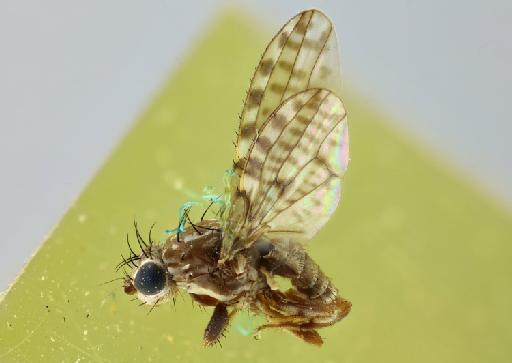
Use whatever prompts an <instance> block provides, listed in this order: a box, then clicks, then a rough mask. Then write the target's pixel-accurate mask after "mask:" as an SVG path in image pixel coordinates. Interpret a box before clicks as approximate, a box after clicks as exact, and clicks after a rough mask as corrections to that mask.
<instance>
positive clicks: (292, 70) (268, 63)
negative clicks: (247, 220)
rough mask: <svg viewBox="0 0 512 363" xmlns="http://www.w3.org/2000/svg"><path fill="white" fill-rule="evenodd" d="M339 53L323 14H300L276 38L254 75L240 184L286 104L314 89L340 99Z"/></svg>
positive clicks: (243, 122) (244, 117)
mask: <svg viewBox="0 0 512 363" xmlns="http://www.w3.org/2000/svg"><path fill="white" fill-rule="evenodd" d="M338 54H339V51H338V47H337V40H336V34H335V32H334V28H333V25H332V23H331V21H330V20H329V18H328V17H327V16H326V15H325V14H323V13H322V12H320V11H318V10H308V11H304V12H302V13H299V14H297V15H296V16H295V17H293V18H292V19H290V20H289V21H288V22H287V23H286V24H285V25H284V26H283V27H282V28H281V30H280V31H279V32H278V33H277V34H276V35H275V36H274V38H273V39H272V41H271V42H270V43H269V44H268V46H267V48H266V49H265V52H264V53H263V56H262V57H261V60H260V63H259V64H258V67H257V68H256V71H255V73H254V75H253V78H252V80H251V85H250V88H249V91H248V93H247V98H246V100H245V104H244V108H243V111H242V114H241V117H240V128H239V132H238V140H237V146H236V154H235V159H234V167H235V172H236V173H235V175H234V177H235V179H236V178H238V176H240V174H241V171H242V167H243V165H244V163H245V160H246V159H247V154H248V152H249V149H250V147H251V145H252V143H253V141H254V139H255V137H256V135H257V130H259V129H260V128H261V126H262V125H263V124H264V123H265V122H266V121H267V118H268V117H269V115H270V114H271V113H272V112H273V111H274V110H275V109H276V108H277V107H279V105H280V104H281V103H282V102H283V101H284V100H285V99H287V98H288V97H290V96H292V95H294V94H296V93H299V92H302V91H304V90H306V89H310V88H325V89H329V90H331V91H334V92H335V93H336V94H339V91H340V87H341V74H340V72H341V71H340V62H339V55H338Z"/></svg>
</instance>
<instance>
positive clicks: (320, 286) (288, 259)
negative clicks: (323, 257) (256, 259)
mask: <svg viewBox="0 0 512 363" xmlns="http://www.w3.org/2000/svg"><path fill="white" fill-rule="evenodd" d="M263 266H264V267H265V268H266V269H267V270H268V271H269V272H270V273H271V274H274V275H279V276H283V277H287V278H289V279H290V280H291V283H292V285H293V286H294V287H295V288H296V289H297V290H298V291H299V292H301V293H303V294H305V295H307V296H308V297H309V298H311V299H317V298H319V299H322V300H323V301H324V302H326V303H329V302H331V301H332V300H333V299H334V298H335V297H336V294H337V290H336V288H335V287H334V285H333V284H332V283H331V281H330V280H329V278H328V277H327V276H326V275H325V274H324V273H323V272H322V270H321V269H320V267H319V266H318V264H317V263H316V262H315V261H313V259H312V258H311V257H309V255H308V254H307V253H306V251H305V250H304V249H303V248H302V247H301V246H300V245H298V244H295V243H276V244H274V245H273V246H272V249H271V251H270V252H269V253H268V254H267V255H266V256H264V257H263Z"/></svg>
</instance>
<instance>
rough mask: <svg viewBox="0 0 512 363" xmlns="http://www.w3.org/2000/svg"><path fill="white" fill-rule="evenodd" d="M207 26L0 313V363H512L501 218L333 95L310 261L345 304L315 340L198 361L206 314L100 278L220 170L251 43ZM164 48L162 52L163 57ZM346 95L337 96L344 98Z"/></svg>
mask: <svg viewBox="0 0 512 363" xmlns="http://www.w3.org/2000/svg"><path fill="white" fill-rule="evenodd" d="M248 24H252V23H251V22H248V21H245V18H244V17H243V16H241V15H239V14H233V13H229V14H226V15H223V16H222V17H221V18H220V19H218V20H217V21H216V22H215V23H214V24H213V25H212V26H211V27H210V28H209V29H208V31H207V32H206V34H205V36H204V38H203V39H202V40H201V41H200V42H199V44H198V45H197V46H196V47H195V48H194V50H193V51H192V52H191V54H190V55H189V56H188V57H187V58H186V59H185V61H184V62H183V64H182V65H181V67H180V68H179V69H178V71H177V72H176V73H175V74H174V75H173V76H172V77H171V79H170V80H169V82H167V83H166V84H165V85H164V87H163V88H162V90H161V91H160V92H159V93H158V94H157V95H156V97H155V99H154V101H153V102H152V103H151V104H150V106H149V107H148V108H147V109H146V110H145V111H144V112H143V114H142V115H141V117H140V119H139V120H138V122H137V123H136V124H135V126H134V127H133V128H132V129H131V131H130V132H129V133H128V134H127V135H126V137H125V138H124V140H123V141H122V142H121V144H120V145H119V146H118V147H117V149H116V150H115V152H114V153H113V154H112V156H111V157H110V158H109V159H108V160H107V162H106V163H105V165H104V166H103V167H102V168H101V170H100V171H99V172H98V174H97V175H96V177H95V178H94V179H93V180H92V181H91V183H90V184H89V185H88V187H87V188H86V190H85V191H84V192H83V194H82V195H81V196H80V198H79V199H78V200H77V201H76V203H75V204H74V205H73V206H72V207H71V208H70V209H69V211H68V212H67V213H66V215H65V216H64V218H63V219H62V221H61V222H60V223H59V225H58V226H57V227H56V228H55V230H54V231H53V233H52V234H51V236H50V237H49V238H48V240H47V241H45V242H44V243H43V245H42V246H41V248H40V249H39V250H38V251H37V253H36V254H35V256H34V257H33V258H32V260H31V261H30V263H29V264H28V265H27V267H26V268H25V270H24V271H23V273H22V274H21V275H20V277H19V278H18V279H17V281H16V282H15V283H14V285H13V286H12V287H11V289H10V290H9V291H8V293H7V294H6V296H5V297H4V298H3V300H2V301H1V302H0V362H36V361H46V362H60V361H62V362H146V361H156V362H162V361H167V362H180V361H182V362H208V361H211V362H240V361H245V362H295V363H300V362H366V363H367V362H393V363H398V362H465V363H467V362H506V361H508V360H509V359H510V357H511V356H512V345H511V344H510V342H511V341H512V328H511V327H510V326H511V324H512V319H511V315H512V314H511V306H512V288H511V285H512V284H511V283H510V276H512V264H511V258H512V217H511V215H510V213H509V212H507V211H505V210H503V209H500V208H499V207H497V206H496V205H495V204H494V203H493V202H492V201H490V200H489V199H487V198H486V197H485V196H484V195H483V194H482V193H480V192H479V191H478V190H476V189H475V188H474V187H472V186H471V185H470V184H469V183H467V182H466V181H465V180H464V178H463V177H461V176H459V175H457V174H455V173H453V172H452V171H450V170H449V169H448V168H447V167H445V166H443V165H440V163H439V162H437V161H435V159H434V158H432V157H430V156H429V155H428V153H425V152H423V151H420V149H419V148H418V147H416V146H415V143H414V140H413V139H410V138H408V137H406V136H404V135H403V134H402V133H399V132H396V130H393V129H392V128H391V127H390V126H389V123H386V122H385V119H383V118H382V117H381V116H379V115H378V114H376V113H374V112H373V111H371V110H370V109H369V106H368V105H367V104H366V103H365V102H362V101H361V100H358V99H356V98H354V97H353V96H352V95H351V94H350V93H349V90H345V91H346V93H347V94H345V95H343V96H344V97H343V99H344V100H345V103H346V107H347V109H348V110H349V125H350V133H351V164H350V167H349V170H348V173H347V175H346V177H345V180H344V190H343V195H342V203H341V205H340V207H339V208H338V211H337V212H336V213H335V214H334V216H333V218H332V219H331V221H330V222H329V223H328V224H327V225H326V227H325V228H324V229H323V230H322V231H321V232H320V233H319V234H318V235H317V236H316V237H315V238H314V240H313V241H312V242H311V243H310V245H309V247H308V248H309V251H310V253H311V255H312V256H313V258H314V259H315V260H316V261H317V262H318V263H319V264H320V266H321V267H322V269H323V270H324V271H325V273H326V274H327V275H329V276H330V277H331V278H332V280H333V282H334V283H335V284H336V285H337V286H338V287H339V289H340V291H341V295H342V296H343V297H345V298H347V299H348V300H350V301H351V302H352V304H353V309H352V312H351V313H350V314H349V316H348V317H347V318H346V319H345V320H344V321H342V322H340V323H338V324H336V325H335V326H333V327H329V328H326V329H323V330H321V331H320V333H321V334H322V336H323V337H324V338H325V344H324V346H323V347H322V348H317V347H314V346H310V345H307V344H305V343H303V342H301V341H300V340H298V339H297V338H295V337H293V336H291V335H290V334H288V333H286V332H284V331H264V332H263V333H262V336H261V339H260V340H254V339H252V338H251V337H247V336H243V335H242V334H240V333H239V332H238V329H237V328H236V327H232V328H231V329H230V330H229V332H228V334H227V337H226V338H225V339H224V340H223V341H222V347H220V346H216V347H214V348H210V349H206V348H203V347H202V340H201V339H202V334H203V330H204V328H205V326H206V323H207V322H208V320H209V317H210V314H211V309H201V308H199V307H198V306H197V305H195V306H194V305H193V304H192V302H191V299H190V298H189V297H188V296H187V295H186V294H184V293H183V294H181V295H180V296H178V298H177V301H176V305H175V306H174V305H173V304H172V303H170V304H165V305H162V306H159V307H157V308H155V309H154V310H153V311H152V312H151V313H150V314H148V311H149V308H148V307H147V306H142V307H140V306H138V302H137V301H130V299H131V297H129V296H127V295H125V294H124V293H123V290H122V288H121V282H120V281H117V282H115V283H111V284H103V283H104V282H105V281H108V280H112V279H114V278H116V277H119V276H120V274H119V273H116V272H115V271H114V267H115V265H116V264H117V263H119V262H120V259H121V257H120V254H121V253H123V254H126V252H127V247H126V244H125V238H126V234H127V233H131V234H133V226H132V223H133V220H134V219H135V220H137V222H138V224H139V226H140V227H141V229H142V231H143V233H147V231H148V229H149V226H150V225H151V224H153V223H154V222H156V225H155V229H154V234H153V236H154V238H155V239H159V240H162V241H163V240H164V239H165V237H166V235H165V233H164V232H163V231H164V230H165V229H166V228H172V227H175V226H176V224H177V218H178V208H179V206H180V205H181V204H182V203H184V202H186V201H189V200H191V199H192V198H193V197H194V193H195V194H200V193H201V191H202V190H203V188H204V187H205V186H206V185H212V186H214V187H215V188H216V189H217V190H220V189H221V187H222V176H223V172H224V170H225V169H226V168H228V167H230V166H231V160H232V158H233V153H234V147H233V145H232V141H233V140H234V139H235V130H236V129H237V122H238V117H237V115H238V112H240V110H241V108H242V102H243V99H244V97H245V92H246V89H247V87H248V84H249V80H250V77H251V75H252V72H253V70H254V68H255V66H256V64H257V61H258V60H259V56H260V53H261V51H262V50H263V47H264V45H265V41H266V40H268V39H266V37H265V36H264V35H263V34H262V33H260V32H259V31H257V29H256V27H254V28H252V27H250V26H249V25H248ZM162 46H165V45H162ZM351 96H352V97H351Z"/></svg>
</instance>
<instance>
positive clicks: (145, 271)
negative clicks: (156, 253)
mask: <svg viewBox="0 0 512 363" xmlns="http://www.w3.org/2000/svg"><path fill="white" fill-rule="evenodd" d="M134 282H135V288H136V289H137V290H138V291H140V292H141V293H143V294H144V295H155V294H158V293H159V292H160V291H162V290H163V289H164V288H165V283H166V277H165V270H164V269H163V268H162V266H160V265H158V264H156V263H154V262H146V263H145V264H143V265H142V266H141V267H140V268H139V271H137V274H136V275H135V281H134Z"/></svg>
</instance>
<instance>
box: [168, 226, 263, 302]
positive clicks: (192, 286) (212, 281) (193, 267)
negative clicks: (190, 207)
mask: <svg viewBox="0 0 512 363" xmlns="http://www.w3.org/2000/svg"><path fill="white" fill-rule="evenodd" d="M222 238H223V233H222V230H221V225H220V223H219V222H218V221H202V222H200V223H198V224H196V225H194V226H189V227H187V228H186V229H185V230H184V231H183V232H182V233H179V235H178V234H176V235H173V236H171V237H169V238H168V239H167V242H166V244H165V247H164V249H163V262H164V264H165V265H166V266H167V269H168V271H169V273H170V274H171V276H172V279H173V281H174V282H175V283H176V285H177V286H178V287H179V288H181V289H184V290H186V291H187V292H188V293H190V294H192V295H194V296H200V297H201V296H207V297H210V298H213V299H214V300H216V301H217V302H218V301H221V302H225V303H230V302H234V301H238V300H240V299H243V298H244V297H246V295H247V294H249V293H250V292H252V291H254V288H255V287H256V286H255V285H258V284H257V282H258V281H259V280H261V278H262V276H261V274H260V273H259V272H258V271H257V269H256V267H255V262H254V261H253V260H251V259H250V258H247V257H246V256H245V255H244V254H239V255H237V258H235V259H234V260H233V261H229V262H228V263H227V264H224V265H219V263H218V262H219V257H220V250H221V244H222ZM254 292H255V291H254Z"/></svg>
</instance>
